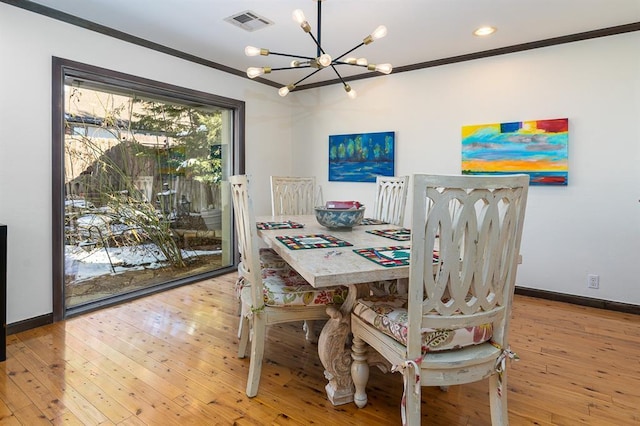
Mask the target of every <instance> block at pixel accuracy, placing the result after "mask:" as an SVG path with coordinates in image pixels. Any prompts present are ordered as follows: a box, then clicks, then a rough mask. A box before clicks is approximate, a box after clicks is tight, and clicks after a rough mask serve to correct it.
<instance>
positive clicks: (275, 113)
mask: <svg viewBox="0 0 640 426" xmlns="http://www.w3.org/2000/svg"><path fill="white" fill-rule="evenodd" d="M52 56H57V57H61V58H66V59H70V60H74V61H78V62H83V63H87V64H91V65H95V66H99V67H104V68H108V69H112V70H115V71H119V72H124V73H129V74H133V75H137V76H141V77H145V78H149V79H153V80H157V81H162V82H166V83H170V84H173V85H177V86H182V87H186V88H190V89H195V90H200V91H204V92H209V93H214V94H217V95H222V96H226V97H230V98H234V99H239V100H244V101H245V102H246V122H247V128H246V144H247V145H246V146H247V159H246V166H247V170H249V171H251V174H252V175H253V176H254V180H255V181H256V182H262V183H263V184H265V182H266V184H265V185H266V186H265V188H267V190H266V192H265V191H256V205H257V206H258V208H257V210H258V212H259V213H260V214H266V213H269V212H270V208H269V202H270V201H269V200H270V199H269V192H268V188H269V186H268V177H269V175H271V174H276V173H284V174H287V173H289V172H290V165H291V157H290V156H291V133H290V112H289V111H290V106H289V105H288V103H287V102H286V100H283V99H281V98H280V97H279V96H277V94H276V95H275V96H274V92H275V89H273V88H270V87H267V86H264V85H262V84H259V83H255V82H251V81H249V80H247V79H243V78H239V77H235V76H232V75H230V74H227V73H222V72H218V71H216V70H213V69H210V68H208V67H203V66H200V65H196V64H193V63H190V62H186V61H183V60H180V59H176V58H173V57H170V56H167V55H164V54H161V53H158V52H154V51H151V50H148V49H143V48H141V47H137V46H134V45H131V44H128V43H124V42H122V41H118V40H115V39H112V38H109V37H105V36H103V35H100V34H97V33H94V32H91V31H86V30H82V29H80V28H78V27H74V26H71V25H67V24H64V23H61V22H58V21H55V20H53V19H49V18H46V17H43V16H40V15H37V14H35V13H31V12H28V11H24V10H22V9H19V8H16V7H13V6H9V5H7V4H5V3H0V58H2V59H1V60H2V66H0V81H2V89H0V134H1V135H2V136H1V137H0V222H2V223H5V224H8V225H9V229H8V233H9V238H8V239H9V241H8V245H9V247H8V264H9V265H8V277H7V280H8V289H7V322H8V323H9V324H11V323H14V322H17V321H21V320H24V319H29V318H34V317H37V316H40V315H43V314H48V313H51V312H52V278H51V264H52V262H51V255H52V248H51V214H52V209H51V200H52V196H51V175H52V172H51V58H52Z"/></svg>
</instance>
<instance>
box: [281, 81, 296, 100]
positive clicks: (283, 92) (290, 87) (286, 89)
mask: <svg viewBox="0 0 640 426" xmlns="http://www.w3.org/2000/svg"><path fill="white" fill-rule="evenodd" d="M295 87H296V86H295V85H294V84H288V85H286V86H284V87H281V88H280V89H278V95H280V96H282V97H283V98H284V97H285V96H287V95H288V94H289V92H290V91H292V90H293V89H294V88H295Z"/></svg>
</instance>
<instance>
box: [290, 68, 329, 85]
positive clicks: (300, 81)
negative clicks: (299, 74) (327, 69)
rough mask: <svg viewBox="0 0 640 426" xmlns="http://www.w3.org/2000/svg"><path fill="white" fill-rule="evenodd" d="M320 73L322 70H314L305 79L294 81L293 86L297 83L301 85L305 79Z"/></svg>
mask: <svg viewBox="0 0 640 426" xmlns="http://www.w3.org/2000/svg"><path fill="white" fill-rule="evenodd" d="M319 71H322V68H319V69H317V70H315V71H314V72H312V73H311V74H309V75H308V76H306V77H303V78H301V79H300V80H298V81H296V82H295V83H293V85H294V86H297V85H298V84H299V83H302V82H303V81H305V80H306V79H308V78H309V77H311V76H312V75H314V74H315V73H317V72H319Z"/></svg>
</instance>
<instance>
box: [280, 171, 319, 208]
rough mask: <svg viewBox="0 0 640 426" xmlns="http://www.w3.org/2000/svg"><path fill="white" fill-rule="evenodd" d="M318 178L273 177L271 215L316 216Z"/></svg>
mask: <svg viewBox="0 0 640 426" xmlns="http://www.w3.org/2000/svg"><path fill="white" fill-rule="evenodd" d="M316 197H317V194H316V178H315V177H313V176H310V177H292V176H271V213H272V214H273V215H274V216H280V215H306V214H314V213H315V210H314V207H315V202H316Z"/></svg>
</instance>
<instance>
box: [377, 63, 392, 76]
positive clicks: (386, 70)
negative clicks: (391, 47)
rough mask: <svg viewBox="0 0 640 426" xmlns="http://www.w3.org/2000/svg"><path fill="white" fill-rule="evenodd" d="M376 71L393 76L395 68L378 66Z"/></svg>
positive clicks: (383, 65)
mask: <svg viewBox="0 0 640 426" xmlns="http://www.w3.org/2000/svg"><path fill="white" fill-rule="evenodd" d="M374 70H376V71H378V72H381V73H382V74H391V71H392V70H393V67H392V66H391V64H378V65H376V66H375V67H374Z"/></svg>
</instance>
